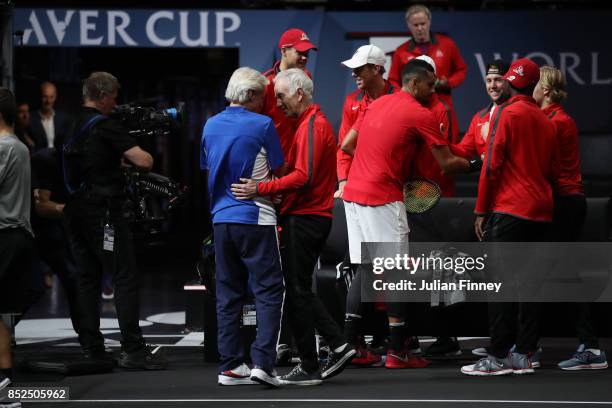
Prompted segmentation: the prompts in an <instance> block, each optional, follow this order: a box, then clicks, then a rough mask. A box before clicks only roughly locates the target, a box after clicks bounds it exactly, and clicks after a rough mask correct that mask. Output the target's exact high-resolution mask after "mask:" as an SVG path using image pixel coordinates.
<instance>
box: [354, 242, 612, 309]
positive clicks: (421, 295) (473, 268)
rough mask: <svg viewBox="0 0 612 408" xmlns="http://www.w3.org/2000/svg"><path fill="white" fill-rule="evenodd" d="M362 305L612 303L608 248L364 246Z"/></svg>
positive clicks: (549, 245)
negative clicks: (412, 303) (415, 303)
mask: <svg viewBox="0 0 612 408" xmlns="http://www.w3.org/2000/svg"><path fill="white" fill-rule="evenodd" d="M361 259H362V264H361V265H360V266H359V268H361V269H360V273H361V274H362V275H361V276H362V278H361V284H362V285H361V296H362V299H363V300H364V301H366V302H378V301H386V302H430V303H431V304H432V305H434V306H444V305H446V306H450V305H453V304H457V303H462V302H612V243H611V242H580V243H573V242H562V243H559V242H494V243H493V242H490V243H440V242H414V243H413V242H411V243H384V242H368V243H362V246H361Z"/></svg>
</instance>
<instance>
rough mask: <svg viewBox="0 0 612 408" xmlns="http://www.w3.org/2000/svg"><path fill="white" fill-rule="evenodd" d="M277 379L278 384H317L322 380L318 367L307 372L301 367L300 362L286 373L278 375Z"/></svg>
mask: <svg viewBox="0 0 612 408" xmlns="http://www.w3.org/2000/svg"><path fill="white" fill-rule="evenodd" d="M278 380H279V382H280V385H319V384H321V383H322V382H323V380H322V379H321V372H320V371H319V370H318V369H317V370H315V371H313V372H312V373H308V372H306V370H304V369H303V368H302V364H301V363H300V364H298V365H296V366H295V367H293V370H291V371H290V372H289V373H288V374H285V375H283V376H281V377H279V378H278Z"/></svg>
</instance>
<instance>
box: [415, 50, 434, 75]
mask: <svg viewBox="0 0 612 408" xmlns="http://www.w3.org/2000/svg"><path fill="white" fill-rule="evenodd" d="M416 59H418V60H421V61H425V62H426V63H428V64H429V65H431V66H432V67H433V69H434V74H435V73H436V63H435V62H434V60H433V59H432V58H431V57H430V56H429V55H419V56H418V57H416Z"/></svg>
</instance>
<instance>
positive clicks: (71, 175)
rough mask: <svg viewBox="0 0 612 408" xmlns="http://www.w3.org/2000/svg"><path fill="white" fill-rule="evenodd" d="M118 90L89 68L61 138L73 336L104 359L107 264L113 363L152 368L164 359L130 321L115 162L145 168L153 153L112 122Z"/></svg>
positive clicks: (134, 317) (126, 233)
mask: <svg viewBox="0 0 612 408" xmlns="http://www.w3.org/2000/svg"><path fill="white" fill-rule="evenodd" d="M118 90H119V82H118V81H117V79H116V78H115V77H114V76H113V75H111V74H109V73H106V72H94V73H92V74H91V75H90V76H89V77H88V78H87V79H86V80H85V82H84V84H83V99H84V103H83V106H82V107H81V110H80V111H79V114H78V117H77V120H76V122H75V126H74V129H73V132H72V134H71V137H70V138H69V140H68V141H67V142H66V143H65V144H64V181H65V184H66V188H67V190H68V192H69V193H70V197H69V200H68V203H67V205H66V209H65V212H66V215H67V217H68V228H69V232H70V235H71V239H72V242H73V249H74V255H75V258H76V261H77V266H78V269H79V284H78V285H79V307H80V312H81V315H80V326H81V327H80V332H79V342H80V343H81V346H82V347H83V351H84V354H85V357H86V358H88V359H92V360H106V361H108V360H111V359H112V355H111V354H110V353H107V352H106V351H105V349H104V338H103V336H102V333H101V332H100V314H99V299H100V285H101V278H102V272H103V270H104V268H109V270H111V271H112V274H113V280H114V283H115V305H116V309H117V318H118V320H119V327H120V328H121V337H122V340H121V345H122V349H123V352H122V353H121V356H120V358H119V360H118V365H119V367H122V368H132V369H148V370H157V369H163V368H165V367H166V365H167V362H166V360H165V358H164V357H163V356H162V355H160V354H159V353H156V352H155V351H152V350H151V348H150V347H149V346H147V345H146V344H145V342H144V339H143V336H142V332H141V329H140V326H139V324H138V320H139V294H138V276H137V267H136V260H135V256H134V247H133V242H132V234H131V231H130V230H129V226H128V223H127V220H125V219H124V217H123V216H122V207H123V205H124V203H125V201H126V195H125V191H124V190H125V185H124V184H125V182H124V177H123V172H122V169H121V166H122V165H133V166H135V167H137V168H140V169H143V170H150V169H151V167H152V166H153V159H152V157H151V155H150V154H149V153H147V152H145V151H144V150H142V149H141V148H140V147H138V146H137V145H136V141H135V140H134V139H133V138H132V137H131V136H130V135H129V134H128V131H127V130H126V129H125V128H124V127H123V126H122V124H121V122H120V121H118V120H115V119H113V118H111V117H108V116H107V115H109V114H110V113H111V112H112V110H113V108H114V107H115V106H116V104H117V102H116V98H117V93H118Z"/></svg>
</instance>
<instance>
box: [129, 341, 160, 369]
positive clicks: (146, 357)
mask: <svg viewBox="0 0 612 408" xmlns="http://www.w3.org/2000/svg"><path fill="white" fill-rule="evenodd" d="M118 366H119V367H121V368H127V369H130V370H165V369H166V367H167V366H168V360H166V356H165V355H164V353H163V352H162V351H161V346H157V347H155V348H153V347H151V346H149V345H145V346H144V347H143V348H141V349H140V350H137V351H132V352H129V353H128V352H126V351H122V352H121V356H120V357H119V361H118Z"/></svg>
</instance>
